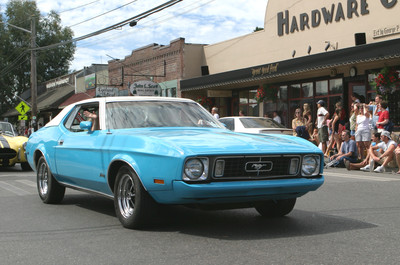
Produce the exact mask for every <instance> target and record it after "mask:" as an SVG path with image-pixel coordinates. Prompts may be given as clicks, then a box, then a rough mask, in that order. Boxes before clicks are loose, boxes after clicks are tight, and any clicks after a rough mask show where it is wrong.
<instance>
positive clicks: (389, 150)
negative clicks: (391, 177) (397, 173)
mask: <svg viewBox="0 0 400 265" xmlns="http://www.w3.org/2000/svg"><path fill="white" fill-rule="evenodd" d="M381 140H382V141H381V142H380V143H379V144H377V145H375V146H371V148H370V151H369V152H370V155H371V163H370V166H369V168H370V171H372V170H373V168H374V165H375V162H376V163H378V164H380V166H378V167H377V168H376V169H375V170H374V172H377V173H382V172H385V167H386V166H387V167H396V160H395V153H394V150H395V149H396V147H397V144H396V142H395V141H393V140H392V137H391V136H390V132H388V131H383V132H382V133H381ZM377 149H381V150H382V151H381V152H383V153H377V152H374V151H375V150H377Z"/></svg>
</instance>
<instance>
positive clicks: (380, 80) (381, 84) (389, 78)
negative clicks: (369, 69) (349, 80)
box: [370, 67, 400, 97]
mask: <svg viewBox="0 0 400 265" xmlns="http://www.w3.org/2000/svg"><path fill="white" fill-rule="evenodd" d="M370 85H371V87H372V88H374V89H375V90H376V92H377V93H378V94H379V95H382V96H385V97H387V96H388V95H389V94H392V93H393V92H394V91H396V90H398V89H399V88H400V77H399V72H397V70H396V69H395V68H394V67H384V68H382V70H381V71H380V72H379V73H376V77H375V79H374V80H373V81H372V82H371V83H370Z"/></svg>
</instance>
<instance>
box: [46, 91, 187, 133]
mask: <svg viewBox="0 0 400 265" xmlns="http://www.w3.org/2000/svg"><path fill="white" fill-rule="evenodd" d="M126 101H130V102H138V101H164V102H194V101H193V100H191V99H188V98H172V97H144V96H124V97H99V98H90V99H85V100H81V101H78V102H75V103H72V104H70V105H68V106H66V107H65V108H64V109H63V110H62V111H61V112H60V113H59V114H58V115H57V116H56V117H54V119H52V120H51V121H49V122H48V123H47V124H46V125H45V127H50V126H58V125H59V124H60V122H61V120H62V119H63V118H64V117H65V115H67V113H69V112H70V111H71V109H73V108H74V107H75V106H76V105H80V104H86V103H95V102H98V103H101V102H105V103H109V102H126Z"/></svg>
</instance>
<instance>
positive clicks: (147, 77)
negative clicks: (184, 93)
mask: <svg viewBox="0 0 400 265" xmlns="http://www.w3.org/2000/svg"><path fill="white" fill-rule="evenodd" d="M203 47H204V45H203V44H188V43H185V39H184V38H179V39H176V40H173V41H171V42H170V44H169V45H159V44H155V43H154V44H151V45H147V46H145V47H142V48H139V49H136V50H133V51H132V53H131V55H129V56H126V57H125V58H124V59H123V60H117V59H115V60H112V61H109V62H108V64H109V68H108V71H109V86H111V87H116V88H118V90H119V95H131V93H130V87H131V86H132V85H133V84H134V83H135V82H139V81H152V82H154V83H157V84H158V85H159V86H160V89H161V96H167V97H180V96H181V91H180V80H182V79H185V78H191V77H194V76H200V75H201V65H203V64H204V53H203Z"/></svg>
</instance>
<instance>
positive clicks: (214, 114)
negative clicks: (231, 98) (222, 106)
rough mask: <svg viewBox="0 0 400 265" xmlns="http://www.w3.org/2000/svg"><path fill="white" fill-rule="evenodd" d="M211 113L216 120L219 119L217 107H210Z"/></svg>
mask: <svg viewBox="0 0 400 265" xmlns="http://www.w3.org/2000/svg"><path fill="white" fill-rule="evenodd" d="M211 114H212V115H213V116H214V117H215V118H216V119H217V120H218V119H219V114H218V108H217V107H213V108H212V109H211Z"/></svg>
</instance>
